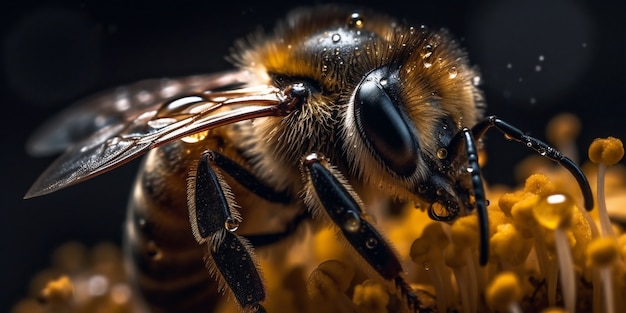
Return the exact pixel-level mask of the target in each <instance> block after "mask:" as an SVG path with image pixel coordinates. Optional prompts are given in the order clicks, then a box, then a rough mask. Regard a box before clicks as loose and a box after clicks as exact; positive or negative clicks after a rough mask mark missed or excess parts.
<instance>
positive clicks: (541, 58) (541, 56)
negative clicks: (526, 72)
mask: <svg viewBox="0 0 626 313" xmlns="http://www.w3.org/2000/svg"><path fill="white" fill-rule="evenodd" d="M538 59H539V62H543V61H544V60H545V59H546V58H545V57H544V56H543V54H540V55H539V58H538Z"/></svg>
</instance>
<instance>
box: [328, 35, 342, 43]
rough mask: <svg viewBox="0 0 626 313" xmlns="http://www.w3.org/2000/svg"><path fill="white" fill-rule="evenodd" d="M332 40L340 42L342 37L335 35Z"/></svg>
mask: <svg viewBox="0 0 626 313" xmlns="http://www.w3.org/2000/svg"><path fill="white" fill-rule="evenodd" d="M330 39H331V40H332V41H333V42H339V41H340V40H341V35H339V34H333V35H332V36H331V37H330Z"/></svg>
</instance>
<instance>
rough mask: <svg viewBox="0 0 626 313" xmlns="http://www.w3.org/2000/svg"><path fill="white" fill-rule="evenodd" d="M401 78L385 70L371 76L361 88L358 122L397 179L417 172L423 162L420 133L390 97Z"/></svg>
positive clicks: (356, 106) (356, 111) (356, 109)
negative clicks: (420, 153) (421, 159)
mask: <svg viewBox="0 0 626 313" xmlns="http://www.w3.org/2000/svg"><path fill="white" fill-rule="evenodd" d="M398 84H399V81H398V78H397V75H390V74H388V71H387V70H385V68H379V69H376V70H374V71H372V72H370V73H369V74H368V75H367V76H366V77H365V78H364V79H363V80H362V81H361V83H360V84H359V86H358V87H357V90H356V93H355V97H354V118H355V121H356V124H357V128H358V130H359V133H360V134H361V137H362V138H363V140H364V141H366V142H367V143H368V146H369V147H370V148H371V149H372V152H373V153H374V154H376V155H377V156H378V157H379V158H380V159H381V160H382V161H383V162H384V163H385V165H386V166H387V167H388V168H389V169H391V170H392V171H394V172H395V173H396V174H397V175H399V176H402V177H407V176H410V175H412V174H413V173H414V172H415V169H416V167H417V161H418V158H419V144H418V141H417V132H416V130H415V127H414V126H413V124H412V123H411V122H410V120H409V118H408V117H407V116H406V114H405V113H404V112H403V111H402V110H401V109H400V107H399V103H396V102H397V100H396V101H395V102H394V99H396V98H395V97H394V98H392V97H391V96H390V93H393V91H394V90H398V88H399V86H398Z"/></svg>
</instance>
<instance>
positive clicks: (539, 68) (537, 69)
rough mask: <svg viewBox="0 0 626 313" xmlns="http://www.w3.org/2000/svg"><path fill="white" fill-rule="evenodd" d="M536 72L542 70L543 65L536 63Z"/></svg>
mask: <svg viewBox="0 0 626 313" xmlns="http://www.w3.org/2000/svg"><path fill="white" fill-rule="evenodd" d="M535 72H541V65H539V64H537V65H535Z"/></svg>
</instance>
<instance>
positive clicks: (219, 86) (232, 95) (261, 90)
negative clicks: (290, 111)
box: [25, 72, 285, 198]
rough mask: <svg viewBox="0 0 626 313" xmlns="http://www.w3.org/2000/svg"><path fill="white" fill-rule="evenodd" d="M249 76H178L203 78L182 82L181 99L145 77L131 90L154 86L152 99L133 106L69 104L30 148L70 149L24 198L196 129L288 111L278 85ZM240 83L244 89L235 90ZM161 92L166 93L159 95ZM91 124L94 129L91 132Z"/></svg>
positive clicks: (102, 97) (98, 171) (100, 102)
mask: <svg viewBox="0 0 626 313" xmlns="http://www.w3.org/2000/svg"><path fill="white" fill-rule="evenodd" d="M230 75H232V76H230ZM245 77H246V73H245V72H229V73H222V74H218V75H208V76H197V77H195V78H183V79H180V80H176V81H174V83H180V84H182V83H185V82H188V81H189V79H195V80H198V79H199V80H201V81H202V83H201V84H200V83H198V82H197V81H196V82H195V83H194V84H196V83H198V85H196V86H197V87H190V86H181V88H183V89H185V91H188V92H190V94H188V95H185V96H180V94H181V93H176V94H178V95H179V97H174V98H169V97H165V96H163V94H162V89H161V88H159V87H158V86H161V82H157V81H145V82H140V83H137V84H135V85H132V86H130V88H129V89H130V90H134V92H135V93H137V92H140V91H139V90H144V91H146V92H148V89H145V87H144V88H143V89H138V88H139V86H142V83H145V84H147V85H145V86H148V87H152V89H150V90H151V91H152V94H153V99H154V101H153V102H150V103H138V101H136V97H135V98H133V101H131V102H130V103H128V105H124V106H123V107H119V106H118V107H111V106H115V103H111V102H110V101H111V100H112V99H115V95H111V94H108V95H107V94H103V95H100V96H97V97H94V98H92V99H91V101H87V102H82V105H81V106H78V107H73V108H70V109H69V110H67V111H66V112H63V113H62V114H61V115H60V116H59V117H57V118H55V119H53V120H52V122H51V123H49V124H48V125H46V126H44V128H43V130H42V131H41V132H39V134H40V135H36V136H35V137H34V138H35V139H34V140H33V141H32V142H31V148H30V149H31V150H35V152H49V151H53V150H54V149H62V148H63V147H65V146H68V148H67V149H66V150H65V152H64V153H63V154H62V155H61V156H60V157H59V158H58V159H57V160H56V161H54V163H52V165H50V167H48V169H47V170H46V171H45V172H44V173H43V174H41V176H40V177H39V178H38V179H37V181H35V183H34V184H33V186H32V187H31V188H30V190H29V191H28V192H27V193H26V195H25V198H31V197H36V196H40V195H44V194H47V193H51V192H54V191H56V190H58V189H61V188H64V187H67V186H70V185H73V184H76V183H79V182H81V181H84V180H86V179H89V178H91V177H94V176H97V175H99V174H102V173H103V172H105V171H108V170H111V169H113V168H115V167H118V166H120V165H122V164H125V163H127V162H129V161H131V160H133V159H135V158H137V157H138V156H140V155H142V154H144V153H145V152H147V151H148V150H150V149H152V148H154V147H157V146H159V145H162V144H165V143H168V142H171V141H173V140H176V139H179V138H182V137H185V136H188V135H191V134H193V133H197V132H200V131H203V130H207V129H211V128H215V127H218V126H222V125H226V124H230V123H234V122H238V121H242V120H246V119H251V118H255V117H262V116H276V115H283V114H285V112H284V111H283V110H280V109H278V107H279V105H280V104H281V103H282V102H281V99H283V96H282V95H281V94H280V92H279V90H278V89H276V88H275V87H273V86H267V85H256V86H245V87H241V86H244V85H245V83H246V80H245ZM242 78H243V79H242ZM170 84H171V83H170ZM236 85H238V86H240V87H241V88H239V89H236V88H235V87H234V86H236ZM197 88H202V89H203V91H201V92H200V91H198V90H197ZM159 92H161V95H159V96H156V95H155V94H156V93H159ZM103 101H104V102H106V103H103ZM226 106H228V108H229V109H220V108H223V107H224V108H225V107H226ZM218 109H220V110H218ZM94 118H95V119H96V121H94V120H93V119H94ZM98 119H100V120H102V122H100V121H98ZM75 128H78V131H75ZM89 128H91V129H93V130H95V132H94V131H92V132H91V134H86V133H87V131H86V130H88V129H89ZM46 130H47V133H46ZM76 133H78V134H79V135H88V136H83V137H84V139H78V140H74V138H79V137H80V136H75V134H76Z"/></svg>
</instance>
